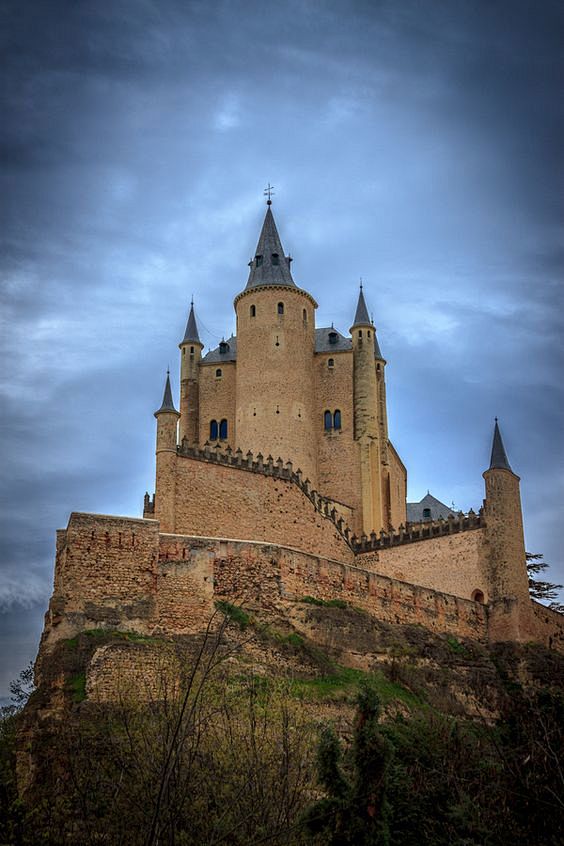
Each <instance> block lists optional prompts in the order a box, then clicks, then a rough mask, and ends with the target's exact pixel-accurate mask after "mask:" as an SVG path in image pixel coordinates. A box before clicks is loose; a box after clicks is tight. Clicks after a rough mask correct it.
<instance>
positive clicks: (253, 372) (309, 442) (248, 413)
mask: <svg viewBox="0 0 564 846" xmlns="http://www.w3.org/2000/svg"><path fill="white" fill-rule="evenodd" d="M291 261H292V259H291V258H290V256H286V255H285V254H284V250H283V248H282V244H281V241H280V236H279V235H278V231H277V229H276V224H275V222H274V216H273V214H272V209H271V202H270V200H269V201H268V203H267V211H266V216H265V218H264V223H263V226H262V230H261V233H260V237H259V240H258V244H257V248H256V252H255V255H254V258H253V259H252V260H251V261H250V262H249V267H250V273H249V278H248V281H247V285H246V287H245V289H244V291H242V292H241V293H240V294H238V295H237V297H236V298H235V302H234V306H235V312H236V315H237V386H236V400H235V404H236V425H235V432H236V442H237V443H236V445H237V446H238V447H241V449H242V450H243V452H247V451H248V450H251V451H252V452H254V453H255V454H256V453H258V452H261V453H262V454H263V456H264V457H265V458H266V457H268V456H269V455H272V457H273V458H274V459H275V460H276V459H277V458H278V457H280V458H282V459H284V461H287V460H290V461H292V463H293V465H294V469H295V470H297V469H298V468H300V469H301V470H302V472H303V475H304V478H309V479H310V481H311V482H312V483H313V485H314V486H315V485H316V484H317V441H316V432H315V420H314V396H315V389H314V365H313V358H314V347H315V309H316V308H317V303H316V302H315V300H314V299H313V297H312V296H311V295H310V294H308V293H307V291H303V290H301V289H300V288H298V286H297V285H296V284H295V282H294V280H293V278H292V272H291V269H290V263H291Z"/></svg>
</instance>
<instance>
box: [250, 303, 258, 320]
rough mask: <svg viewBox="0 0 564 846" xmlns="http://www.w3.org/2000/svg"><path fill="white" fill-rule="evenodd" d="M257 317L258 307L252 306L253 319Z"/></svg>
mask: <svg viewBox="0 0 564 846" xmlns="http://www.w3.org/2000/svg"><path fill="white" fill-rule="evenodd" d="M256 316H257V307H256V306H254V305H252V306H251V317H256Z"/></svg>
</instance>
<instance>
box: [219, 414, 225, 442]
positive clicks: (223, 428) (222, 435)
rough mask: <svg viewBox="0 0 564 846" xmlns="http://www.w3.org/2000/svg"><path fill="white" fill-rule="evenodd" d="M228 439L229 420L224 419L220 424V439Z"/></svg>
mask: <svg viewBox="0 0 564 846" xmlns="http://www.w3.org/2000/svg"><path fill="white" fill-rule="evenodd" d="M226 439H227V420H225V419H223V420H222V421H221V423H220V424H219V440H220V441H225V440H226Z"/></svg>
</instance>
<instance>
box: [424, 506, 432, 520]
mask: <svg viewBox="0 0 564 846" xmlns="http://www.w3.org/2000/svg"><path fill="white" fill-rule="evenodd" d="M430 519H431V509H430V508H424V509H423V520H430Z"/></svg>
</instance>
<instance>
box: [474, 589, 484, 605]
mask: <svg viewBox="0 0 564 846" xmlns="http://www.w3.org/2000/svg"><path fill="white" fill-rule="evenodd" d="M472 599H473V600H474V602H483V601H484V594H483V593H482V591H481V590H475V591H474V592H473V594H472Z"/></svg>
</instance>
